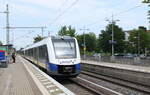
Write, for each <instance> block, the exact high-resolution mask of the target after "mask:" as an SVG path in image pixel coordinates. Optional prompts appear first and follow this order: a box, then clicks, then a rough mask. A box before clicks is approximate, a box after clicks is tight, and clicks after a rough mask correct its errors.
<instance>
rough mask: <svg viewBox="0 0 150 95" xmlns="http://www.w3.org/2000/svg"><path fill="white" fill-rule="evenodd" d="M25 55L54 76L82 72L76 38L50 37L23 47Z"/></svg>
mask: <svg viewBox="0 0 150 95" xmlns="http://www.w3.org/2000/svg"><path fill="white" fill-rule="evenodd" d="M23 53H24V57H25V58H27V59H28V60H30V61H32V62H33V63H35V64H36V65H37V66H38V67H40V68H42V69H44V70H46V71H47V72H48V73H49V74H50V75H52V76H62V77H76V76H77V75H78V74H80V71H81V67H80V51H79V46H78V42H77V40H76V38H73V37H68V36H64V37H54V36H52V37H48V38H45V39H43V40H42V41H40V42H37V43H35V44H33V45H31V46H28V47H26V48H24V49H23Z"/></svg>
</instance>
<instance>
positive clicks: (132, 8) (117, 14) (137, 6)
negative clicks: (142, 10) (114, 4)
mask: <svg viewBox="0 0 150 95" xmlns="http://www.w3.org/2000/svg"><path fill="white" fill-rule="evenodd" d="M139 7H142V4H140V5H136V6H134V7H131V8H129V9H127V10H124V11H121V12H119V13H116V14H114V16H119V15H122V14H124V13H127V12H129V11H132V10H134V9H136V8H139ZM104 20H106V18H103V19H100V20H98V21H96V22H94V23H91V24H88V25H87V26H88V27H89V26H93V25H95V24H97V23H99V22H100V21H104Z"/></svg>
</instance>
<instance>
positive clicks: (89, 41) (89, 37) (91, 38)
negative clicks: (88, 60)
mask: <svg viewBox="0 0 150 95" xmlns="http://www.w3.org/2000/svg"><path fill="white" fill-rule="evenodd" d="M84 36H85V46H86V51H88V52H94V51H96V35H95V34H94V33H93V32H90V33H86V34H82V35H77V36H76V38H77V40H78V43H79V47H80V50H81V51H83V49H84Z"/></svg>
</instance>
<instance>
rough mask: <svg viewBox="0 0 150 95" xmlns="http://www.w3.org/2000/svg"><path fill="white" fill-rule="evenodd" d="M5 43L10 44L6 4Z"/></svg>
mask: <svg viewBox="0 0 150 95" xmlns="http://www.w3.org/2000/svg"><path fill="white" fill-rule="evenodd" d="M5 13H6V18H7V19H6V31H7V32H6V43H7V44H10V42H9V6H8V4H7V5H6V12H5Z"/></svg>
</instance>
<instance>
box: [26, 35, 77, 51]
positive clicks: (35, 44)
mask: <svg viewBox="0 0 150 95" xmlns="http://www.w3.org/2000/svg"><path fill="white" fill-rule="evenodd" d="M50 39H75V38H74V37H70V36H50V37H47V38H45V39H43V40H42V41H39V42H37V43H33V44H31V45H28V46H27V47H25V48H24V49H23V50H27V49H30V48H34V47H38V46H41V45H44V44H47V42H48V41H49V40H50Z"/></svg>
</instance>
